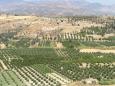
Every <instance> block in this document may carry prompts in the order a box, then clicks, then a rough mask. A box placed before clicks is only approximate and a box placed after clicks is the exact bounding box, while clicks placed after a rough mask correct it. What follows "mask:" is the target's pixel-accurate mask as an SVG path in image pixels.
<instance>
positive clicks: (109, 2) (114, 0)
mask: <svg viewBox="0 0 115 86" xmlns="http://www.w3.org/2000/svg"><path fill="white" fill-rule="evenodd" d="M87 1H89V2H98V3H101V4H105V5H113V4H115V0H87Z"/></svg>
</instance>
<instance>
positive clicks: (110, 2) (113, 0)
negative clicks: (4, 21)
mask: <svg viewBox="0 0 115 86" xmlns="http://www.w3.org/2000/svg"><path fill="white" fill-rule="evenodd" d="M14 1H15V2H17V1H20V2H23V1H26V0H0V2H6V3H7V2H14ZM27 1H29V0H27ZM30 1H31V2H32V1H34V2H35V1H40V0H30ZM41 1H42V0H41ZM46 1H47V0H46ZM52 1H53V0H52ZM86 1H89V2H92V3H93V2H97V3H101V4H103V5H113V4H114V5H115V0H86Z"/></svg>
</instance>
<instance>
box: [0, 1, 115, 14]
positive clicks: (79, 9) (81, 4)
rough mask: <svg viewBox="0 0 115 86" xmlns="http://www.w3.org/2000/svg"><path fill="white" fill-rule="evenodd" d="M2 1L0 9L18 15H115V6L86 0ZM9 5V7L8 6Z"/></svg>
mask: <svg viewBox="0 0 115 86" xmlns="http://www.w3.org/2000/svg"><path fill="white" fill-rule="evenodd" d="M13 1H14V2H13V3H11V2H10V4H9V3H5V2H2V4H1V3H0V8H1V9H0V11H1V12H6V13H11V14H18V15H21V14H22V15H49V16H50V15H52V16H58V15H66V16H68V15H69V16H72V15H115V11H114V9H115V8H114V7H115V6H106V5H102V4H99V3H90V2H87V1H86V0H60V1H59V0H53V1H52V0H23V1H19V0H17V2H18V3H17V2H16V1H15V0H13ZM6 6H7V7H6Z"/></svg>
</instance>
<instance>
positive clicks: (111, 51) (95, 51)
mask: <svg viewBox="0 0 115 86" xmlns="http://www.w3.org/2000/svg"><path fill="white" fill-rule="evenodd" d="M80 52H83V53H97V52H100V53H114V54H115V50H114V49H113V50H102V49H81V50H80Z"/></svg>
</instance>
